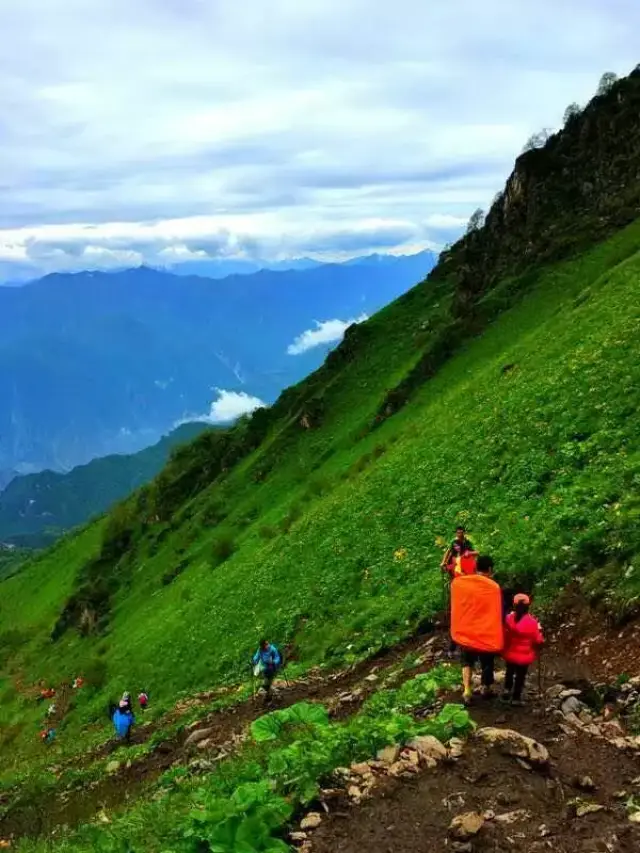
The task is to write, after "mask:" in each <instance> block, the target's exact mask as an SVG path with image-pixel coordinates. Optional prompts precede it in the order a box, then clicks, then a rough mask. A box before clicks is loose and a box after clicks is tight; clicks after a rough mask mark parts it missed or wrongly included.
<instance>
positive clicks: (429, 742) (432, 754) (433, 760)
mask: <svg viewBox="0 0 640 853" xmlns="http://www.w3.org/2000/svg"><path fill="white" fill-rule="evenodd" d="M407 746H408V747H409V749H413V750H415V751H416V752H417V753H418V755H419V757H420V759H421V760H422V761H423V762H424V763H425V764H428V765H430V766H432V767H434V766H435V765H436V764H437V763H438V761H442V760H443V759H445V758H446V757H447V750H446V748H445V746H444V745H443V744H442V743H440V741H439V740H438V738H437V737H434V736H433V735H421V736H420V737H414V738H413V740H410V741H409V743H408V744H407Z"/></svg>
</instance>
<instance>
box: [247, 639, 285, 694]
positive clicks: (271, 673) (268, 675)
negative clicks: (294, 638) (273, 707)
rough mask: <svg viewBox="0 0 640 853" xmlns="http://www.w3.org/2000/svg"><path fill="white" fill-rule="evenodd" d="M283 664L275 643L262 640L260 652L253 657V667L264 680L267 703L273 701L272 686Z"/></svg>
mask: <svg viewBox="0 0 640 853" xmlns="http://www.w3.org/2000/svg"><path fill="white" fill-rule="evenodd" d="M281 664H282V658H281V656H280V652H279V651H278V649H277V648H276V647H275V646H274V645H273V643H270V642H268V641H267V640H260V646H259V647H258V651H257V652H256V653H255V655H254V656H253V665H254V667H255V668H256V670H257V672H256V674H261V675H262V678H263V683H262V688H263V690H264V694H265V703H266V702H268V701H269V700H270V699H271V685H272V683H273V679H274V678H275V677H276V673H277V671H278V670H279V669H280V666H281Z"/></svg>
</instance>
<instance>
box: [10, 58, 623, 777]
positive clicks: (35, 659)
mask: <svg viewBox="0 0 640 853" xmlns="http://www.w3.org/2000/svg"><path fill="white" fill-rule="evenodd" d="M639 86H640V75H638V74H635V75H632V77H630V78H628V79H627V80H625V81H621V82H620V83H619V84H617V86H616V87H614V88H613V89H612V90H611V92H610V93H609V94H608V95H607V96H606V97H605V98H599V99H596V101H594V103H593V104H591V105H590V106H589V107H587V109H586V110H585V112H584V114H583V116H582V117H581V118H579V119H577V120H575V121H574V122H571V123H570V125H569V126H568V127H567V128H566V129H565V131H563V133H561V134H560V135H559V137H556V138H554V139H552V140H550V141H549V143H548V147H549V150H550V151H551V150H555V147H557V146H560V147H562V146H567V150H568V147H569V146H570V143H572V141H575V139H577V138H580V137H581V136H582V134H583V133H586V129H587V128H589V127H590V126H591V122H593V121H595V122H596V124H597V126H601V125H600V121H603V122H605V124H606V121H605V118H601V117H603V116H604V117H606V116H609V115H610V114H613V113H616V110H617V109H618V105H619V104H623V105H625V111H624V114H623V117H624V123H625V124H627V125H628V126H632V124H633V121H635V120H637V111H636V108H635V105H636V100H635V94H636V92H637V90H638V87H639ZM616 114H617V113H616ZM620 121H621V122H622V119H620ZM603 126H604V125H603ZM624 146H626V142H625V143H624ZM624 146H623V149H622V152H623V153H622V154H621V157H620V164H619V165H618V168H619V169H620V170H622V169H623V168H624V166H623V164H624V163H627V168H628V183H629V185H631V184H633V186H634V187H636V188H637V187H638V186H639V184H638V180H637V174H636V162H635V155H634V152H633V151H631V152H630V154H629V156H628V157H627V158H626V159H625V152H626V148H625V147H624ZM563 150H564V149H563ZM601 150H602V155H603V157H609V156H610V150H609V149H608V147H607V146H605V145H604V144H603V147H602V149H601ZM545 151H546V149H544V150H542V151H537V152H531V153H530V154H527V155H524V157H523V158H521V159H520V160H519V161H518V164H517V168H516V171H518V172H519V174H520V181H521V182H522V184H523V185H526V186H529V187H532V186H535V183H534V180H533V177H530V179H529V178H527V176H532V175H533V174H535V171H536V168H537V162H538V158H544V157H546V156H550V155H549V152H547V154H545ZM574 165H575V170H576V172H578V171H580V170H581V169H583V167H582V166H581V165H580V161H576V163H575V164H574ZM565 168H569V167H568V166H565ZM601 168H602V171H600V166H599V165H598V163H597V162H596V163H593V162H592V161H590V160H589V161H587V165H586V166H585V167H584V169H583V171H582V173H581V174H582V178H581V179H584V180H586V179H587V176H588V175H590V174H591V175H595V174H596V173H597V174H602V175H605V174H606V175H609V176H610V172H608V171H607V168H608V167H605V165H604V164H602V167H601ZM570 171H571V170H569V172H570ZM616 174H617V173H616ZM563 176H564V172H563V171H562V170H561V173H560V178H558V176H556V181H555V182H551V183H550V184H549V186H548V187H547V189H546V190H544V191H543V189H540V191H539V192H540V195H539V197H538V200H537V201H536V203H535V204H534V203H533V202H531V206H528V205H527V204H526V203H525V200H524V199H523V201H522V205H523V207H522V210H523V213H522V217H524V221H525V223H526V222H529V225H528V226H526V227H525V225H523V226H522V227H521V228H520V226H519V224H518V223H520V220H521V217H520V216H518V218H517V220H516V221H515V222H514V226H513V234H514V237H513V240H514V242H513V244H511V248H509V250H508V251H507V249H506V248H504V250H502V249H501V250H500V251H501V252H502V254H500V252H498V248H496V247H497V246H498V244H497V243H495V242H494V236H493V235H494V233H495V232H494V226H493V224H492V221H490V220H489V219H488V220H487V223H486V224H485V225H484V227H483V228H481V229H479V230H478V231H477V232H475V231H474V232H472V233H470V234H469V235H467V237H465V238H464V239H463V240H462V241H461V242H460V243H459V244H457V245H456V246H455V247H454V248H453V249H452V250H451V252H450V253H449V255H448V256H447V257H446V258H445V260H444V262H443V264H441V265H440V266H439V267H438V268H437V269H436V270H435V271H434V273H433V274H432V275H430V276H429V277H428V278H427V279H426V280H425V281H424V282H422V283H421V284H419V285H418V286H417V287H415V288H414V289H413V290H411V291H410V292H409V293H407V294H406V295H404V296H403V297H401V298H400V299H398V300H397V301H396V302H394V303H393V304H391V305H390V306H388V307H387V308H385V309H384V310H382V311H381V312H380V313H378V314H376V315H375V316H374V317H373V318H372V319H371V320H369V321H368V322H366V323H363V324H360V325H357V326H354V327H352V328H351V329H350V330H348V332H347V334H346V336H345V339H344V341H343V342H342V344H341V345H340V346H339V347H337V348H336V350H335V351H333V352H332V353H331V354H330V355H329V357H328V358H327V360H326V362H325V364H324V365H323V367H322V368H320V369H319V370H318V371H316V373H314V374H313V375H312V376H310V377H309V378H308V379H307V380H305V381H304V382H302V383H300V384H299V385H298V386H295V387H293V388H290V389H288V390H287V391H286V392H285V393H284V394H282V395H281V396H280V398H279V399H278V401H277V402H276V404H275V405H274V406H273V407H271V408H270V409H269V410H265V409H261V410H258V411H257V412H256V413H254V415H253V416H251V417H250V418H247V419H245V420H243V421H242V422H241V423H240V424H238V426H237V427H234V428H233V429H230V430H220V431H214V432H209V433H206V434H205V435H203V436H201V437H200V438H198V439H197V440H196V441H195V442H193V443H192V444H190V445H188V446H186V447H185V448H183V449H182V450H180V451H179V452H178V453H176V454H174V455H173V457H172V459H171V461H170V463H169V464H168V465H167V467H166V468H165V469H164V471H163V472H162V473H161V474H160V476H159V477H158V478H156V480H154V481H153V482H152V483H151V484H149V485H148V486H146V487H144V488H142V489H141V490H139V491H138V492H137V493H136V494H135V495H134V496H132V497H131V498H129V499H128V500H126V501H125V502H123V503H122V504H120V505H118V506H117V507H116V508H114V510H113V511H112V512H111V513H109V515H108V516H107V517H106V518H104V519H101V520H100V521H99V522H96V523H95V524H93V525H91V526H90V527H88V528H86V529H85V530H83V531H81V532H80V533H78V534H77V535H74V536H70V537H67V538H65V539H62V540H61V541H60V542H58V543H57V545H56V546H55V547H54V548H53V549H51V550H50V551H49V552H47V553H45V554H43V555H41V556H40V557H39V558H38V559H37V560H34V561H33V562H32V563H31V564H29V565H28V566H27V567H26V568H24V569H23V570H22V571H21V572H20V573H19V574H18V575H16V576H15V577H12V578H10V579H8V580H6V581H4V582H3V583H2V586H1V587H0V592H1V595H0V652H2V657H1V658H0V660H1V661H2V664H1V666H2V670H1V672H2V675H3V676H4V679H5V680H4V683H3V685H4V686H3V688H2V689H3V692H2V693H1V694H0V720H2V722H3V723H5V725H4V727H3V729H2V734H1V735H0V737H2V738H3V740H2V741H0V749H1V750H2V755H3V759H4V758H5V757H6V772H9V771H10V770H11V768H12V767H13V768H15V767H17V766H18V765H19V763H20V762H22V761H23V760H24V757H25V756H26V755H29V753H36V754H37V751H38V750H39V749H40V744H38V743H37V742H36V740H35V738H34V733H35V731H36V725H37V720H38V713H39V712H38V710H37V709H35V708H34V707H33V705H32V703H30V702H29V701H28V699H27V698H26V697H27V696H28V693H27V685H32V684H35V683H36V682H38V681H39V680H40V679H47V680H50V681H52V682H54V683H61V682H62V681H63V680H64V679H68V678H70V677H71V676H73V675H74V674H77V673H78V672H84V673H85V674H87V676H88V677H89V681H90V683H91V684H92V690H90V691H87V692H86V693H85V694H83V695H82V697H81V699H79V700H78V702H77V704H76V705H75V707H73V708H72V709H71V710H70V712H69V714H68V715H67V717H66V718H65V721H64V725H63V726H61V730H60V739H61V740H62V741H63V742H64V743H65V746H64V749H65V750H67V752H73V751H74V750H81V749H83V748H85V747H86V745H87V744H88V743H93V742H95V741H96V740H98V739H99V738H100V736H101V734H100V733H101V731H102V728H101V724H100V723H101V720H102V718H103V714H104V704H105V701H106V699H107V698H108V696H109V695H116V693H117V692H121V691H122V689H124V687H127V686H128V687H130V689H138V688H141V687H143V686H144V687H145V688H146V689H148V690H149V691H150V692H151V693H152V694H153V696H154V702H155V703H156V704H157V708H158V709H161V708H162V707H163V706H169V705H171V704H172V703H173V702H174V700H175V698H176V695H178V694H180V693H181V692H190V691H193V690H195V689H199V688H210V687H211V686H212V685H214V684H220V683H223V682H231V681H236V680H238V679H241V678H243V676H245V675H246V674H247V671H248V659H249V658H248V656H249V653H250V651H251V650H252V649H253V647H254V646H255V643H256V640H257V638H258V637H259V636H260V635H262V634H267V635H269V636H271V637H273V638H276V639H277V640H278V641H279V642H280V643H281V644H282V645H286V646H287V650H288V659H289V660H290V661H292V662H294V667H293V671H294V672H295V671H296V670H298V671H300V670H304V669H306V668H308V667H309V666H311V665H312V664H324V665H333V664H338V663H353V662H355V661H357V660H358V659H359V658H362V657H365V656H367V655H370V654H372V653H373V652H374V651H376V650H379V649H381V648H383V647H385V646H389V645H390V644H392V643H393V642H395V641H397V640H398V639H400V638H402V637H405V636H407V635H409V634H411V633H412V632H413V631H415V630H416V628H418V627H419V626H421V625H422V626H424V624H425V622H427V621H428V620H429V618H431V617H433V615H434V614H435V613H436V612H437V611H438V610H439V609H440V607H441V606H442V589H441V575H440V572H439V571H438V563H439V559H440V555H441V548H442V544H443V541H444V539H445V538H446V537H448V536H450V535H451V532H452V529H453V528H454V527H455V525H456V524H457V523H459V522H460V521H462V522H464V523H466V524H467V525H468V527H469V528H470V533H471V537H472V539H473V541H474V542H475V543H476V544H477V545H478V546H479V547H480V548H481V550H483V551H490V552H492V553H493V555H494V557H495V559H496V564H497V567H498V570H499V573H500V576H501V578H502V579H505V580H506V579H509V580H511V582H512V583H513V584H514V585H517V586H520V587H523V588H532V587H535V590H536V595H537V597H538V601H539V602H540V603H542V602H543V601H546V602H547V603H549V602H553V601H554V600H555V598H556V597H557V594H558V592H559V590H561V589H562V588H563V587H564V586H565V585H566V584H567V582H569V581H570V580H572V579H573V580H575V579H577V580H579V582H580V583H581V585H582V589H583V591H584V593H585V594H586V595H587V596H591V597H592V598H593V600H594V601H595V602H597V603H598V605H599V606H601V607H605V608H606V609H607V611H608V613H609V615H610V616H612V617H613V618H614V619H615V618H618V619H621V618H627V617H629V616H630V615H633V613H634V612H635V609H636V607H637V603H638V600H639V597H640V582H639V581H638V575H637V567H636V566H635V565H634V560H635V559H636V554H637V553H638V550H639V548H640V528H639V526H638V516H639V515H640V496H639V491H638V484H639V483H640V429H639V424H638V414H637V413H638V408H639V405H640V295H639V292H638V284H637V283H638V279H639V277H640V221H638V220H636V221H634V222H632V223H631V224H630V225H628V226H627V227H625V228H623V229H621V230H619V229H617V224H618V220H617V218H616V216H615V215H613V214H612V215H611V216H609V214H608V213H607V207H606V206H604V207H603V206H601V203H602V204H604V202H601V199H602V198H604V197H605V196H607V194H608V193H609V192H614V189H613V188H614V185H615V184H614V183H609V184H608V185H607V180H609V179H608V178H607V180H605V178H604V177H603V179H602V182H601V183H598V181H595V180H594V182H593V183H594V186H596V185H597V186H601V187H603V189H602V192H600V191H598V192H595V191H594V193H592V194H590V196H589V198H591V199H592V203H593V207H588V208H585V209H584V210H582V211H581V213H580V216H581V217H582V218H584V222H582V221H578V219H576V224H575V231H576V233H581V234H582V238H581V240H582V239H584V240H586V234H587V227H588V221H589V218H590V216H591V213H592V212H593V215H594V216H597V221H598V227H597V228H595V230H594V234H595V235H596V236H601V235H602V233H603V231H607V232H611V235H610V236H609V237H608V239H606V240H604V241H603V242H600V243H595V242H594V245H593V246H592V247H591V248H590V249H588V250H581V251H579V252H578V251H577V250H576V247H575V246H573V247H572V251H571V253H569V255H568V257H565V258H564V260H558V259H557V258H558V257H559V256H561V255H567V253H568V247H567V244H566V241H565V240H564V239H563V238H562V234H561V232H560V230H559V231H558V234H559V237H558V242H557V244H554V246H553V251H550V252H549V253H548V254H545V251H543V249H541V248H540V247H543V246H546V245H547V241H548V240H549V239H550V238H549V235H548V232H545V233H544V234H542V232H540V230H539V229H538V228H537V226H535V223H536V222H537V221H538V220H537V218H536V217H537V210H538V209H539V207H540V206H541V205H542V206H543V207H544V204H545V203H546V201H545V200H546V199H547V197H548V196H549V195H554V193H555V192H556V190H555V187H556V185H557V182H558V181H559V180H560V179H561V178H562V177H563ZM567 186H568V185H567ZM607 186H608V187H609V189H607V188H606V187H607ZM629 192H631V191H630V190H629ZM558 193H559V191H558ZM554 197H555V198H556V203H558V204H559V199H560V197H561V195H560V194H558V195H557V196H554ZM524 211H529V212H528V213H527V212H524ZM574 212H575V208H574ZM636 212H637V213H640V211H636ZM629 216H630V213H626V214H625V217H627V218H628V217H629ZM558 221H564V218H563V215H562V216H560V215H559V217H558ZM585 223H586V224H585ZM505 227H506V226H505ZM550 227H551V224H550ZM552 233H555V232H552ZM505 239H506V238H505ZM516 243H517V244H518V245H519V246H520V251H516ZM500 245H502V244H500ZM492 247H494V248H493V249H492ZM530 247H533V248H532V250H531V252H530V253H528V252H529V248H530ZM538 249H539V250H540V252H541V254H540V256H538V255H537V254H536V252H537V251H538ZM534 250H535V251H534ZM492 251H494V255H495V257H496V258H498V260H494V261H491V263H490V262H489V260H488V259H490V258H491V257H494V255H492V254H491V252H492ZM551 256H553V257H555V258H556V260H554V261H553V262H551V261H550V260H549V258H550V257H551ZM543 257H544V259H545V260H546V261H547V262H546V263H544V264H543V263H541V262H540V259H541V258H543ZM509 258H511V261H509ZM492 264H493V265H492ZM470 282H477V286H476V285H474V287H473V289H472V288H471V287H470ZM463 305H464V306H466V309H465V310H464V311H463V310H462V306H463ZM480 331H483V334H482V335H480V334H479V332H480Z"/></svg>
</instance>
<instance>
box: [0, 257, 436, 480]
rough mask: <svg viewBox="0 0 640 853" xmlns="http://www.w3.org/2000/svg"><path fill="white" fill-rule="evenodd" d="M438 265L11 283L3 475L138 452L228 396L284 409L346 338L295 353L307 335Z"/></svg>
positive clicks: (1, 426) (383, 299)
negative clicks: (289, 389) (277, 402)
mask: <svg viewBox="0 0 640 853" xmlns="http://www.w3.org/2000/svg"><path fill="white" fill-rule="evenodd" d="M434 262H435V256H434V255H433V254H432V253H430V252H425V253H420V254H419V255H413V256H408V257H406V258H395V259H394V260H393V261H392V262H389V263H388V264H387V263H381V262H378V261H376V262H368V261H366V260H363V261H362V262H361V263H358V264H325V265H320V266H315V267H312V268H309V269H303V270H289V271H282V272H281V271H273V270H261V271H259V272H256V273H253V274H249V275H234V276H228V277H226V278H222V279H215V280H214V279H211V278H201V277H195V276H182V275H180V276H178V275H174V274H172V273H168V272H165V271H160V270H155V269H150V268H148V267H139V268H137V269H130V270H124V271H119V272H115V273H114V272H109V273H106V272H81V273H75V274H52V275H48V276H45V277H44V278H41V279H38V280H36V281H33V282H30V283H28V284H26V285H23V286H22V287H17V288H15V287H7V288H0V470H11V469H16V468H19V467H21V468H22V469H23V470H24V469H25V468H26V467H27V468H28V469H29V470H32V469H36V470H39V469H43V468H52V469H54V470H67V469H69V468H70V467H73V466H74V465H78V464H82V463H84V462H87V461H89V460H90V459H92V458H94V457H96V456H104V455H107V454H110V453H132V452H136V451H137V450H140V449H141V448H143V447H147V446H149V445H150V444H152V443H154V442H155V441H158V440H159V438H160V437H161V436H162V435H163V434H165V433H166V432H167V431H168V430H170V429H171V428H172V426H173V425H174V424H175V423H176V422H178V421H180V420H182V419H184V418H188V417H196V416H199V415H202V414H203V413H206V412H208V411H209V407H210V404H211V402H212V400H213V399H214V398H215V397H216V390H215V389H224V390H227V391H235V392H243V393H246V394H249V395H251V396H254V397H258V398H260V399H261V400H264V401H265V402H270V401H272V400H274V399H275V398H276V397H277V395H278V393H279V392H280V391H281V390H282V389H283V388H284V387H286V386H288V385H290V384H292V383H293V382H296V381H298V380H299V379H301V378H302V377H303V376H305V375H306V374H307V373H309V372H310V371H311V370H313V369H315V368H316V367H317V366H318V365H319V364H320V363H321V362H322V360H323V359H324V357H325V355H326V353H327V350H328V348H329V347H330V346H331V345H333V344H334V343H335V341H334V342H333V344H332V343H324V344H322V345H320V346H316V347H313V348H311V349H308V350H306V351H304V352H302V353H301V354H298V355H290V354H289V353H288V351H287V350H288V347H289V346H290V345H291V344H292V343H293V341H294V340H295V339H296V338H298V337H299V336H300V335H302V334H303V333H304V332H305V331H306V330H313V329H315V328H316V327H317V324H319V323H323V322H325V321H329V320H341V321H344V322H346V321H349V320H352V319H353V318H356V317H359V316H360V315H362V314H371V313H373V312H374V311H376V310H378V309H379V308H381V307H382V306H384V305H385V304H387V303H388V302H390V301H392V300H393V299H395V298H396V297H397V296H399V295H400V294H401V293H403V292H405V291H406V290H407V289H408V288H409V287H411V286H412V285H413V284H415V283H416V282H417V281H419V280H421V279H422V278H424V277H425V276H426V274H427V273H428V271H429V270H430V269H431V268H432V266H433V265H434Z"/></svg>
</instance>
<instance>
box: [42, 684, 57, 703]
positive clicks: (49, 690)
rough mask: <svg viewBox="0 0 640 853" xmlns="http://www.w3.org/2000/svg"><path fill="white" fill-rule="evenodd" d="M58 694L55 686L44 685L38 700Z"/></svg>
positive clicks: (51, 697)
mask: <svg viewBox="0 0 640 853" xmlns="http://www.w3.org/2000/svg"><path fill="white" fill-rule="evenodd" d="M55 695H56V691H55V688H54V687H43V688H42V689H41V690H40V695H39V696H38V702H44V701H45V699H53V697H54V696H55Z"/></svg>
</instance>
